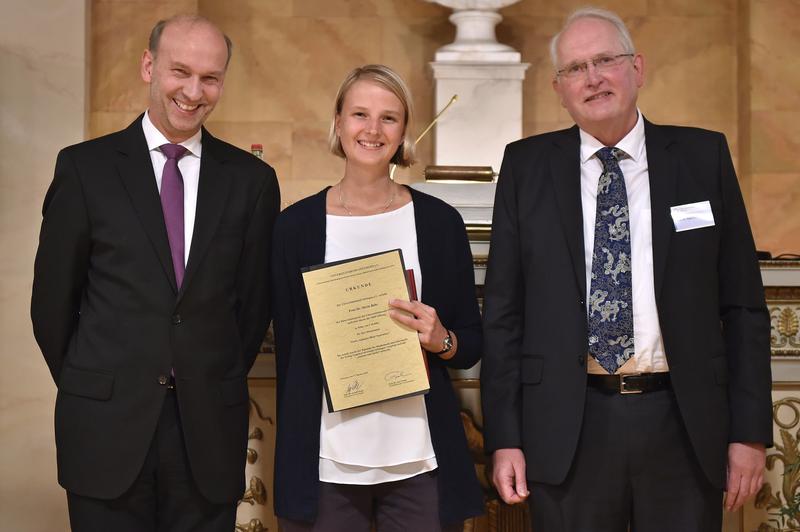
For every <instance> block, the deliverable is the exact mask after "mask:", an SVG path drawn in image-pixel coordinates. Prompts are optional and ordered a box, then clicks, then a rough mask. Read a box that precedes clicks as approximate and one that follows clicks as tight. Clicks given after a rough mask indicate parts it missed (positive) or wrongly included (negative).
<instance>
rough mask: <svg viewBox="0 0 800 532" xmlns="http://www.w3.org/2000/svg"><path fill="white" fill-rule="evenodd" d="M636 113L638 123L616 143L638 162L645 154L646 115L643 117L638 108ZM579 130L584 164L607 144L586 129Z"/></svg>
mask: <svg viewBox="0 0 800 532" xmlns="http://www.w3.org/2000/svg"><path fill="white" fill-rule="evenodd" d="M636 113H637V115H638V118H637V119H636V125H634V126H633V129H631V130H630V131H629V132H628V134H627V135H625V136H624V137H623V138H622V140H620V141H619V142H618V143H617V145H616V147H617V148H619V149H620V150H622V151H624V152H625V153H626V154H627V155H628V157H630V158H631V159H632V160H633V161H634V162H638V161H639V160H640V159H641V157H642V155H643V154H644V117H642V113H641V111H639V109H638V108H637V109H636ZM579 132H580V137H581V164H583V163H585V162H586V161H588V160H589V159H591V158H592V157H594V155H595V153H597V150H599V149H601V148H604V147H605V145H604V144H603V143H602V142H600V141H599V140H597V139H596V138H594V137H593V136H592V135H590V134H589V133H587V132H585V131H584V130H582V129H580V130H579Z"/></svg>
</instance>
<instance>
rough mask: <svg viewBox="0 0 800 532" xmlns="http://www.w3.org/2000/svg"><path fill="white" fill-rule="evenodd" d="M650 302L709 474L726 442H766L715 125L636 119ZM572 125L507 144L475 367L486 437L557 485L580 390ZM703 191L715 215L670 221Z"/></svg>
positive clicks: (731, 186) (749, 256)
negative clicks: (693, 224) (694, 224)
mask: <svg viewBox="0 0 800 532" xmlns="http://www.w3.org/2000/svg"><path fill="white" fill-rule="evenodd" d="M645 142H646V148H647V160H648V167H649V180H650V197H651V216H652V235H653V242H652V245H653V270H654V272H653V274H654V280H655V291H656V294H655V295H656V305H657V308H658V317H659V322H660V325H661V333H662V337H663V340H664V347H665V349H666V356H667V361H668V363H669V367H670V372H671V376H672V384H673V388H674V391H675V395H676V397H677V401H678V405H679V408H680V412H681V416H682V418H683V422H684V424H685V425H686V429H687V431H688V434H689V438H690V440H691V442H692V446H693V448H694V450H695V452H696V454H697V457H698V459H699V462H700V465H701V466H702V468H703V470H704V471H705V473H706V475H707V476H708V478H709V479H710V480H711V482H712V483H714V484H715V485H717V486H720V487H722V486H723V485H724V482H725V470H726V458H727V452H726V450H727V445H728V443H729V442H737V441H738V442H764V443H768V444H769V443H771V441H772V423H771V399H770V384H771V377H770V366H769V364H770V360H769V357H770V340H769V334H770V323H769V315H768V313H767V309H766V306H765V302H764V294H763V288H762V284H761V276H760V272H759V268H758V263H757V261H756V256H755V248H754V245H753V238H752V235H751V232H750V227H749V225H748V221H747V216H746V213H745V208H744V203H743V201H742V197H741V193H740V191H739V186H738V183H737V180H736V175H735V173H734V169H733V164H732V163H731V158H730V154H729V151H728V146H727V143H726V141H725V138H724V136H723V135H721V134H720V133H715V132H711V131H705V130H701V129H695V128H685V127H672V126H657V125H653V124H651V123H650V122H647V121H645ZM579 151H580V139H579V134H578V128H577V126H575V127H572V128H571V129H567V130H563V131H556V132H553V133H547V134H544V135H538V136H535V137H530V138H527V139H523V140H520V141H518V142H514V143H512V144H509V145H508V147H507V148H506V152H505V156H504V158H503V166H502V169H501V173H500V180H499V183H498V187H497V196H496V199H495V209H494V220H493V225H492V242H491V250H490V253H489V267H488V272H487V279H486V294H485V296H486V298H485V302H484V327H485V328H484V333H485V338H486V348H485V352H484V361H483V366H482V372H481V386H482V398H483V412H484V419H485V437H486V450H487V451H489V452H492V451H494V450H496V449H499V448H507V447H519V448H522V449H523V450H524V452H525V456H526V460H527V464H528V468H527V472H528V473H527V474H528V477H529V478H530V479H531V480H534V481H539V482H545V483H551V484H558V483H561V482H562V481H563V480H564V478H565V477H566V475H567V472H568V470H569V467H570V465H571V463H572V458H573V456H574V453H575V449H576V445H577V442H578V436H579V433H580V428H581V423H582V416H583V406H584V398H585V391H586V366H585V364H586V356H587V345H588V343H587V318H586V305H585V300H586V286H585V285H586V274H585V266H584V251H583V221H582V216H583V215H582V209H581V193H580V167H579ZM705 200H708V201H710V203H711V208H712V211H713V214H714V220H715V225H714V226H713V227H707V228H702V229H695V230H689V231H684V232H680V233H678V232H675V230H674V226H673V222H672V219H671V217H670V207H671V206H675V205H682V204H686V203H693V202H698V201H705Z"/></svg>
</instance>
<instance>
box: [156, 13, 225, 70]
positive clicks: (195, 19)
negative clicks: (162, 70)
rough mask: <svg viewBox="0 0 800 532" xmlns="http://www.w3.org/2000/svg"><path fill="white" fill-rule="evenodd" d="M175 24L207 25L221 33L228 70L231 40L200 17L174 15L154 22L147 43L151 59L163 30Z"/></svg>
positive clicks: (212, 24)
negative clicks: (226, 50)
mask: <svg viewBox="0 0 800 532" xmlns="http://www.w3.org/2000/svg"><path fill="white" fill-rule="evenodd" d="M176 22H185V23H188V24H198V23H199V24H208V25H210V26H212V27H214V28H216V29H217V30H219V32H220V33H222V37H223V38H224V39H225V47H226V48H227V49H228V58H227V59H226V60H225V68H226V69H227V68H228V63H230V62H231V55H233V42H232V41H231V38H230V37H228V36H227V35H226V34H225V32H223V31H222V30H220V29H219V28H218V27H217V25H216V24H214V23H213V22H211V21H210V20H208V19H207V18H206V17H203V16H200V15H174V16H172V17H170V18H167V19H164V20H159V21H158V22H156V25H155V26H153V29H152V31H150V38H149V39H148V41H147V49H148V50H150V53H151V54H152V55H153V57H155V56H156V54H157V53H158V45H159V44H160V43H161V34H162V33H164V28H166V27H167V26H169V25H170V24H173V23H176Z"/></svg>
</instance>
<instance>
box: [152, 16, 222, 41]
mask: <svg viewBox="0 0 800 532" xmlns="http://www.w3.org/2000/svg"><path fill="white" fill-rule="evenodd" d="M189 34H197V35H199V36H202V37H204V38H209V37H211V38H216V39H218V40H219V41H220V43H222V45H223V46H225V36H224V34H223V33H222V31H221V30H220V29H219V28H217V27H216V26H215V25H214V24H212V23H211V22H209V21H207V20H204V19H200V18H190V17H179V18H176V19H174V20H171V21H169V22H168V23H167V24H166V25H165V26H164V32H163V33H162V36H163V35H169V36H171V37H177V36H181V37H184V36H187V35H189Z"/></svg>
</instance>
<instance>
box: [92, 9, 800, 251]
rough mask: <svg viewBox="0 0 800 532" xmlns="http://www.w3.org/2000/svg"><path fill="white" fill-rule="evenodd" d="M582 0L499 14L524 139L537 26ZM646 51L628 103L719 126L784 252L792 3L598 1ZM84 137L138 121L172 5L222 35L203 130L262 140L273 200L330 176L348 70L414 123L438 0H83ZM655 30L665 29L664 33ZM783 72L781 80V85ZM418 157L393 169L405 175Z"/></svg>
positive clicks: (239, 140)
mask: <svg viewBox="0 0 800 532" xmlns="http://www.w3.org/2000/svg"><path fill="white" fill-rule="evenodd" d="M585 3H586V2H585V1H584V0H565V1H561V2H552V1H550V0H522V1H521V2H519V3H518V4H515V5H513V6H511V7H508V8H506V9H504V10H503V11H502V13H503V15H504V17H505V19H504V20H503V22H501V23H500V25H499V26H498V35H499V38H500V40H501V41H503V42H506V43H508V44H510V45H512V46H514V47H515V48H517V49H518V50H520V51H521V52H522V57H523V60H524V61H526V62H529V63H531V68H530V69H529V70H528V74H527V79H526V81H525V83H524V118H523V132H524V134H525V135H530V134H535V133H539V132H542V131H547V130H550V129H554V128H560V127H564V126H567V125H569V124H570V123H571V122H570V119H569V116H568V115H567V113H566V112H565V111H564V110H563V109H562V108H561V107H560V105H559V104H558V101H557V99H556V97H555V95H554V93H553V91H552V88H551V86H550V80H551V76H552V73H551V72H552V69H551V65H550V60H549V57H548V54H547V43H548V40H549V38H550V36H551V35H552V34H553V33H555V31H557V29H558V28H559V25H560V24H561V22H562V21H563V18H564V17H565V16H566V15H567V14H568V13H569V12H570V11H571V10H573V9H575V8H576V7H578V6H581V5H584V4H585ZM603 5H604V6H605V7H608V8H610V9H613V10H615V11H617V12H618V13H620V15H622V16H623V18H624V19H625V20H626V22H627V23H628V24H629V26H630V28H631V32H632V34H633V37H634V40H635V42H636V43H637V47H638V49H639V50H640V51H641V52H642V53H644V55H645V58H646V73H647V81H646V85H645V88H644V89H643V91H642V93H641V99H640V105H641V108H642V110H643V112H644V113H645V114H646V115H647V117H648V118H649V119H651V120H653V121H655V122H661V123H675V124H691V125H697V126H701V127H705V128H709V129H715V130H720V131H723V132H724V133H725V134H726V135H727V137H728V142H729V143H730V145H731V149H732V152H733V155H734V160H735V162H736V164H737V168H738V171H739V174H740V180H741V183H742V189H743V193H744V196H745V199H746V201H747V203H748V206H749V208H750V214H751V217H752V219H753V220H752V221H753V227H754V231H755V233H756V236H757V244H758V246H759V247H760V248H763V249H769V250H772V251H773V252H781V251H792V250H793V251H798V250H800V215H797V214H795V213H794V212H792V209H791V205H792V202H794V203H797V199H798V194H800V191H799V190H800V174H798V166H800V163H798V158H797V157H795V156H794V155H795V153H797V150H796V149H793V148H797V147H798V142H800V132H798V127H800V126H798V124H800V121H799V120H797V118H798V116H797V114H798V113H800V102H798V98H800V97H799V96H798V94H800V93H799V92H798V91H797V90H796V87H797V73H796V69H792V68H791V67H790V65H791V64H792V61H791V59H792V58H791V57H789V54H790V53H791V51H792V50H796V48H797V45H798V41H800V37H798V35H797V33H796V30H794V26H793V24H791V23H790V21H792V20H797V15H798V10H800V7H798V3H797V1H796V0H708V1H705V2H695V1H691V0H607V1H606V2H604V4H603ZM92 6H93V9H92V23H91V28H92V30H91V44H92V60H93V65H94V66H93V69H92V82H91V100H90V113H89V123H90V128H89V131H90V135H92V136H96V135H100V134H103V133H107V132H110V131H114V130H116V129H119V128H121V127H123V126H124V125H126V124H127V123H128V122H129V121H130V120H131V119H132V118H134V117H135V116H137V115H138V113H140V112H141V110H142V109H143V107H144V105H145V102H146V93H145V89H144V87H143V85H142V83H141V82H140V80H139V77H138V71H137V68H136V65H137V63H138V59H139V57H140V54H141V51H142V49H143V47H144V45H145V41H146V36H147V32H148V29H149V28H150V27H151V26H152V24H153V23H154V22H155V21H156V20H158V19H159V18H161V17H164V16H167V15H169V14H171V13H175V12H179V11H195V12H199V13H201V14H203V15H205V16H207V17H209V18H211V19H212V20H214V21H215V22H217V23H218V24H219V25H220V26H221V27H222V28H223V29H224V30H225V31H226V32H227V33H228V34H229V35H230V36H231V37H232V39H233V41H234V43H235V51H234V58H233V61H232V63H231V67H230V70H229V73H228V77H227V79H226V86H225V95H224V96H223V99H222V102H221V103H220V105H219V106H218V108H217V110H216V111H215V112H214V114H213V115H212V117H211V119H210V121H209V123H208V127H209V129H210V130H211V131H212V132H214V133H216V134H218V135H220V136H222V137H224V138H226V139H228V140H230V141H231V142H233V143H235V144H237V145H239V146H241V147H243V148H247V147H249V145H250V144H251V143H261V144H263V145H264V156H265V158H266V159H267V160H268V161H270V162H271V163H272V164H273V165H274V166H275V168H276V169H277V171H278V176H279V178H280V179H281V186H282V189H283V195H284V204H288V203H291V202H294V201H296V200H297V199H299V198H301V197H303V196H306V195H308V194H310V193H313V192H315V191H317V190H318V189H320V188H321V187H322V186H324V185H326V184H332V183H335V182H336V181H337V180H338V179H339V177H340V176H341V172H342V167H343V166H342V162H341V161H340V160H339V159H337V158H336V157H334V156H332V155H330V154H328V152H327V149H326V137H327V132H328V127H329V123H330V122H329V121H330V114H331V104H332V100H333V97H334V95H335V93H336V89H337V87H338V84H339V82H340V80H341V78H342V77H343V76H344V74H345V73H346V72H347V71H348V70H349V69H350V68H352V67H353V66H355V65H358V64H363V63H366V62H376V61H377V62H384V63H387V64H389V65H391V66H393V67H395V68H396V69H397V70H398V71H399V72H400V73H401V74H402V75H403V76H404V77H405V78H406V79H407V81H408V82H409V85H410V86H411V89H412V91H413V93H414V95H415V103H416V106H417V109H418V117H419V120H418V125H417V129H418V130H421V129H422V128H423V127H424V125H425V124H427V123H428V121H429V120H430V119H431V117H432V116H433V114H434V109H433V80H432V76H431V73H430V69H429V67H428V66H427V63H428V61H430V60H431V59H432V57H433V53H434V52H435V50H436V49H437V48H438V47H439V46H441V45H443V44H445V43H448V42H450V41H452V38H453V35H454V30H453V27H452V25H450V23H449V22H447V19H446V17H447V14H448V10H446V9H444V8H442V7H440V6H438V5H435V4H431V3H428V2H425V1H423V0H293V1H288V0H287V1H282V2H278V1H263V0H237V1H236V2H232V3H224V4H223V3H221V2H215V1H213V0H160V1H159V0H151V1H147V2H145V1H137V2H132V1H129V0H127V1H126V0H92ZM665 35H668V36H669V38H668V39H665V38H664V36H665ZM793 82H794V83H793ZM432 142H433V137H432V136H430V137H428V138H426V139H425V140H423V142H422V143H421V145H420V156H421V161H420V163H419V164H418V165H417V166H415V167H414V168H412V169H410V170H406V171H401V172H399V173H398V176H399V179H400V180H402V181H415V180H419V179H421V174H422V170H423V168H424V166H425V165H426V164H430V163H432V162H433V161H432V159H433V155H432V154H433V150H432Z"/></svg>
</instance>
